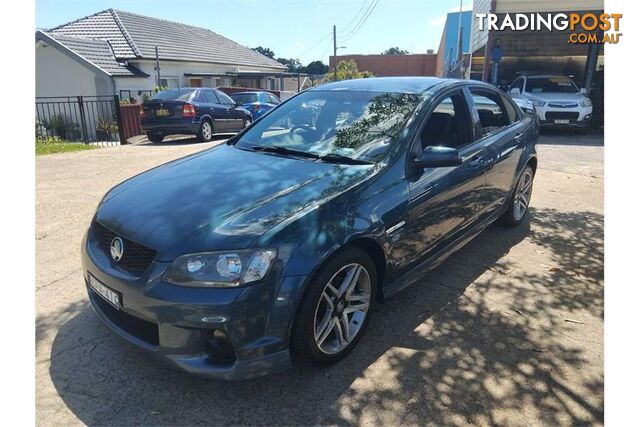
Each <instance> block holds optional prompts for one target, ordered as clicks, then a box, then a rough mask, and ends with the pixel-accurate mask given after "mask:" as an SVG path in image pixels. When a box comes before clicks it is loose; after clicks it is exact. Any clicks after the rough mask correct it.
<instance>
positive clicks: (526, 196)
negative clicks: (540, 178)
mask: <svg viewBox="0 0 640 427" xmlns="http://www.w3.org/2000/svg"><path fill="white" fill-rule="evenodd" d="M533 176H534V173H533V168H532V167H531V165H527V166H526V167H525V168H524V171H523V172H522V174H521V175H520V178H519V179H518V183H517V184H516V188H515V190H514V192H513V195H512V196H511V199H510V200H509V208H508V210H507V211H506V212H505V213H504V215H502V218H501V222H502V224H504V225H507V226H516V225H518V224H520V223H521V222H522V220H523V219H524V217H525V216H526V214H527V212H528V211H529V202H530V201H531V193H532V191H533Z"/></svg>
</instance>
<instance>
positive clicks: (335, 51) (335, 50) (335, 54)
mask: <svg viewBox="0 0 640 427" xmlns="http://www.w3.org/2000/svg"><path fill="white" fill-rule="evenodd" d="M337 78H338V44H337V42H336V26H335V25H334V26H333V80H336V79H337Z"/></svg>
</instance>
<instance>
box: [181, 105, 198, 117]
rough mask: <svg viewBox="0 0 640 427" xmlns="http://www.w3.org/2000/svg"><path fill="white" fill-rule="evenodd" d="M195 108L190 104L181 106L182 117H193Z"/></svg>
mask: <svg viewBox="0 0 640 427" xmlns="http://www.w3.org/2000/svg"><path fill="white" fill-rule="evenodd" d="M195 116H196V108H195V107H194V106H193V105H191V104H184V105H183V106H182V117H195Z"/></svg>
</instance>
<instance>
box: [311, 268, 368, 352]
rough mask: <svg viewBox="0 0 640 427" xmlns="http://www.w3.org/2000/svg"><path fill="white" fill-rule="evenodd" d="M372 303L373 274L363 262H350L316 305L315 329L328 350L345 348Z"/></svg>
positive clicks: (323, 348) (319, 342)
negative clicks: (370, 275) (370, 273)
mask: <svg viewBox="0 0 640 427" xmlns="http://www.w3.org/2000/svg"><path fill="white" fill-rule="evenodd" d="M370 304H371V278H370V277H369V273H368V272H367V269H366V268H364V266H362V265H361V264H357V263H354V264H348V265H345V266H344V267H342V268H341V269H340V270H339V271H338V272H337V273H335V274H334V275H333V277H331V279H330V280H329V282H328V283H327V284H326V285H325V287H324V289H323V291H322V294H321V296H320V300H319V301H318V304H317V306H316V311H315V315H314V321H313V332H314V339H315V342H316V345H317V347H318V349H320V351H322V352H323V353H326V354H336V353H339V352H340V351H342V350H344V349H345V348H346V347H347V346H348V345H349V344H350V343H351V342H352V341H353V340H354V338H355V337H356V336H357V335H358V333H359V332H360V329H361V328H362V325H363V324H364V321H365V318H366V317H367V314H368V312H369V305H370Z"/></svg>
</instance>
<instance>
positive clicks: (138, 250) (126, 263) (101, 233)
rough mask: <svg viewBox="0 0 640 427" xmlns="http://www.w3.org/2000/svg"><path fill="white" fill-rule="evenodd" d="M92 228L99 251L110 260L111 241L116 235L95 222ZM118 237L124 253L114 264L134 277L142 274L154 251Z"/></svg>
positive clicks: (154, 254) (154, 255)
mask: <svg viewBox="0 0 640 427" xmlns="http://www.w3.org/2000/svg"><path fill="white" fill-rule="evenodd" d="M93 227H94V232H95V236H96V238H97V239H98V242H99V246H100V249H102V250H103V251H104V253H105V254H106V256H107V257H108V258H109V259H111V241H112V240H113V238H114V237H116V236H117V234H116V233H114V232H113V231H111V230H109V229H107V228H105V227H104V226H102V225H100V224H99V223H97V222H94V223H93ZM119 237H120V238H121V239H122V242H123V243H124V251H123V255H122V258H121V259H120V261H117V262H115V261H113V262H114V264H115V265H117V266H118V267H120V268H122V269H123V270H125V271H127V272H129V273H131V274H134V275H140V274H142V273H144V271H145V270H146V269H147V267H149V264H151V261H153V259H154V258H155V257H156V251H154V250H153V249H150V248H147V247H146V246H142V245H141V244H138V243H136V242H132V241H131V240H129V239H125V238H124V237H122V236H119Z"/></svg>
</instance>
